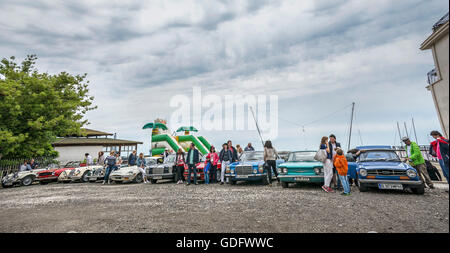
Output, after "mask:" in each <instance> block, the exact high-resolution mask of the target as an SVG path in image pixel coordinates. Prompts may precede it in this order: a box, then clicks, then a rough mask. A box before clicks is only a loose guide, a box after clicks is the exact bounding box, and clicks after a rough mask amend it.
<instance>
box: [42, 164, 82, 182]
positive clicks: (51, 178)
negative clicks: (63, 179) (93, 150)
mask: <svg viewBox="0 0 450 253" xmlns="http://www.w3.org/2000/svg"><path fill="white" fill-rule="evenodd" d="M79 165H80V162H68V163H67V164H66V165H64V166H63V167H62V168H51V169H46V170H43V171H40V172H38V173H37V176H36V180H39V183H40V184H48V183H50V182H57V181H58V177H59V176H60V175H61V173H63V172H64V171H66V170H74V169H75V168H76V167H78V166H79Z"/></svg>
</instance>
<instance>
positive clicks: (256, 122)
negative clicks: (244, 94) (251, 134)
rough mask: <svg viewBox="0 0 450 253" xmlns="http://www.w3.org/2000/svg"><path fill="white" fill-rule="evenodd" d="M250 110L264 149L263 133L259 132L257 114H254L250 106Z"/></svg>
mask: <svg viewBox="0 0 450 253" xmlns="http://www.w3.org/2000/svg"><path fill="white" fill-rule="evenodd" d="M250 110H251V111H252V115H253V119H254V120H255V124H256V129H257V130H258V134H259V138H260V139H261V144H262V146H263V147H264V141H263V138H262V136H261V131H260V130H259V126H258V121H256V117H255V113H254V112H253V107H251V106H250Z"/></svg>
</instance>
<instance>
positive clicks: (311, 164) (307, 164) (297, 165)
mask: <svg viewBox="0 0 450 253" xmlns="http://www.w3.org/2000/svg"><path fill="white" fill-rule="evenodd" d="M322 166H323V164H322V163H321V162H316V161H314V162H285V163H282V164H280V165H279V167H282V168H288V169H290V168H296V169H298V168H314V167H322Z"/></svg>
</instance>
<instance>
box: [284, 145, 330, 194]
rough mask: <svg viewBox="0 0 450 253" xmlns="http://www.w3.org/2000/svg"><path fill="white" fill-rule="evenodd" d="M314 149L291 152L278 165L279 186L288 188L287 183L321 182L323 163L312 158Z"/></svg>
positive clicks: (322, 178)
mask: <svg viewBox="0 0 450 253" xmlns="http://www.w3.org/2000/svg"><path fill="white" fill-rule="evenodd" d="M315 154H316V151H296V152H291V153H290V154H289V157H288V159H287V161H286V162H285V163H282V164H280V165H279V166H278V172H279V175H278V178H279V179H280V182H281V186H282V187H283V188H288V187H289V183H299V182H309V183H322V182H323V180H324V177H323V164H322V163H321V162H318V161H316V160H314V155H315Z"/></svg>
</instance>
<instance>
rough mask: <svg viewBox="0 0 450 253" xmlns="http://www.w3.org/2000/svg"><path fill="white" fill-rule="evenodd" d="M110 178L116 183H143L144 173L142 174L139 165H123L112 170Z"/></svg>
mask: <svg viewBox="0 0 450 253" xmlns="http://www.w3.org/2000/svg"><path fill="white" fill-rule="evenodd" d="M109 180H111V181H112V182H115V183H124V182H133V183H142V182H143V181H144V175H142V173H141V171H140V170H139V168H138V166H136V165H134V166H128V165H122V166H120V167H119V168H118V169H116V170H114V171H113V172H111V174H110V175H109Z"/></svg>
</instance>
